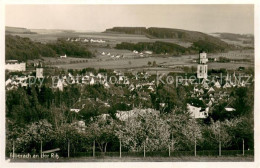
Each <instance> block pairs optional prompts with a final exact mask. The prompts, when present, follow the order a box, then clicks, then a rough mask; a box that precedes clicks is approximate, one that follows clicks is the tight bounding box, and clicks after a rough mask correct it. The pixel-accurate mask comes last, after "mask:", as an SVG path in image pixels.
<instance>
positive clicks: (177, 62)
mask: <svg viewBox="0 0 260 168" xmlns="http://www.w3.org/2000/svg"><path fill="white" fill-rule="evenodd" d="M47 32H48V31H47ZM47 32H45V33H44V32H43V33H41V32H39V34H19V35H20V36H24V37H25V36H26V37H29V38H31V39H32V40H35V41H41V42H51V41H54V40H56V39H57V38H67V37H81V38H88V39H90V38H94V39H103V40H105V41H107V42H106V43H105V44H96V43H95V44H94V43H92V44H89V45H90V47H89V49H90V50H91V51H92V52H96V55H97V57H96V58H92V59H85V60H88V62H83V61H82V62H81V61H79V60H84V59H82V58H81V59H79V58H67V59H63V60H59V59H57V58H45V60H46V62H52V63H53V65H52V66H55V67H58V68H64V69H83V68H104V69H126V70H129V69H134V70H142V69H149V68H150V67H147V63H148V61H151V62H153V61H156V63H157V65H160V66H162V67H153V68H152V69H154V68H157V69H158V70H160V69H163V70H165V71H174V70H173V68H174V67H176V66H197V63H194V62H192V60H193V59H197V58H198V55H197V54H195V55H183V56H180V57H174V56H171V55H152V56H150V57H148V58H147V57H143V58H141V57H139V55H138V54H134V53H133V52H132V51H128V50H117V49H114V48H109V47H106V45H107V44H109V46H111V47H113V46H115V45H116V44H118V43H121V42H131V43H137V42H154V41H158V40H160V41H165V42H173V43H177V44H179V45H182V46H184V47H188V46H189V45H191V44H190V43H187V42H183V41H176V40H174V39H149V38H147V37H145V36H142V35H129V34H114V33H82V32H73V33H72V32H66V33H64V32H63V33H61V32H59V33H55V32H54V33H53V32H49V33H47ZM102 52H105V53H110V54H111V55H117V54H118V55H124V57H125V58H124V59H122V58H121V59H114V58H111V55H110V56H108V55H101V53H102ZM220 56H221V57H227V58H230V59H250V60H251V62H241V63H216V62H212V63H209V64H208V68H209V69H220V68H226V69H229V70H233V69H237V68H238V67H241V66H242V67H253V66H254V51H253V50H244V51H230V52H228V53H216V54H208V57H210V58H218V57H220ZM71 61H72V62H73V61H77V63H71Z"/></svg>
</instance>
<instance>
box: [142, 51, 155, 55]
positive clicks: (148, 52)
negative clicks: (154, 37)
mask: <svg viewBox="0 0 260 168" xmlns="http://www.w3.org/2000/svg"><path fill="white" fill-rule="evenodd" d="M144 53H145V54H149V55H151V54H153V52H152V51H144Z"/></svg>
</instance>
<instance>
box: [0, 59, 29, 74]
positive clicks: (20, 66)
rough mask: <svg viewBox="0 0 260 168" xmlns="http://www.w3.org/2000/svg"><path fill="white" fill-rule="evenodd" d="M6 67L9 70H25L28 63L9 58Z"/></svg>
mask: <svg viewBox="0 0 260 168" xmlns="http://www.w3.org/2000/svg"><path fill="white" fill-rule="evenodd" d="M5 69H6V70H8V71H25V70H26V63H24V62H21V63H19V62H18V60H7V61H6V63H5Z"/></svg>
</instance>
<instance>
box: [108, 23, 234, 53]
mask: <svg viewBox="0 0 260 168" xmlns="http://www.w3.org/2000/svg"><path fill="white" fill-rule="evenodd" d="M106 32H113V33H125V34H137V35H145V36H146V37H148V38H153V39H154V38H155V39H158V41H159V39H177V40H180V41H183V42H191V43H193V44H192V46H191V47H189V48H185V47H182V46H180V45H177V44H174V45H173V43H167V42H155V43H143V42H140V43H137V44H131V43H128V44H127V43H122V44H119V45H117V46H116V48H118V49H131V48H134V49H135V50H137V51H140V49H139V48H144V49H150V50H152V51H153V52H155V53H161V52H167V53H173V54H176V53H177V55H179V54H183V53H194V51H195V50H197V52H198V50H204V51H206V52H223V51H226V50H228V49H230V48H232V46H230V45H228V44H227V43H226V42H224V41H222V40H220V39H218V38H216V37H213V36H210V35H207V34H205V33H201V32H197V31H188V30H181V29H170V28H155V27H151V28H145V27H114V28H111V29H107V30H106ZM126 44H127V45H126ZM159 44H160V47H162V48H161V49H160V50H158V45H159ZM128 45H129V46H128ZM169 47H173V49H172V48H169ZM175 49H176V50H175ZM172 50H174V51H172Z"/></svg>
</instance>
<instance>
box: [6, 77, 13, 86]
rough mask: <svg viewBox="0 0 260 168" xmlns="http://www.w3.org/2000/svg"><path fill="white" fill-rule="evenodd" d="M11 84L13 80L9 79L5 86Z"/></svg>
mask: <svg viewBox="0 0 260 168" xmlns="http://www.w3.org/2000/svg"><path fill="white" fill-rule="evenodd" d="M11 82H12V80H11V79H10V78H9V79H7V80H6V81H5V86H7V85H9V84H11Z"/></svg>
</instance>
